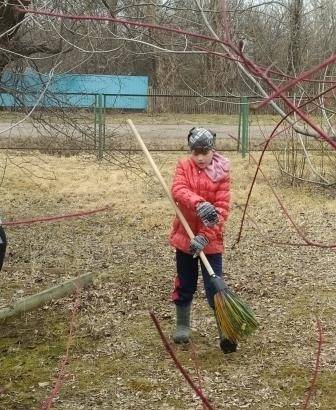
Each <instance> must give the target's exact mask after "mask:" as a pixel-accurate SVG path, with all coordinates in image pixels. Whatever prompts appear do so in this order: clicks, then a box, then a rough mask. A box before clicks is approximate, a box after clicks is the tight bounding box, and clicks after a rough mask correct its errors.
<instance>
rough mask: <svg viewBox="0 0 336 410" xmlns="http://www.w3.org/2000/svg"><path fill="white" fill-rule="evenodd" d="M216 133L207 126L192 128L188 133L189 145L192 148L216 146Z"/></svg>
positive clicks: (211, 147)
mask: <svg viewBox="0 0 336 410" xmlns="http://www.w3.org/2000/svg"><path fill="white" fill-rule="evenodd" d="M215 142H216V133H215V132H213V131H211V130H207V129H206V128H196V127H194V128H192V129H191V130H190V131H189V134H188V145H189V148H190V150H191V151H192V150H194V149H197V148H201V149H202V148H203V149H213V148H215Z"/></svg>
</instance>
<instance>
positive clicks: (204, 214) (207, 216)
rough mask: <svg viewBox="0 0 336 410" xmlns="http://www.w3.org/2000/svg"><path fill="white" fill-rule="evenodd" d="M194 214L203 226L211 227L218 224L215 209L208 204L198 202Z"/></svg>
mask: <svg viewBox="0 0 336 410" xmlns="http://www.w3.org/2000/svg"><path fill="white" fill-rule="evenodd" d="M196 213H197V216H198V217H199V218H200V220H201V221H202V222H203V224H204V225H205V226H210V227H211V226H214V225H216V224H218V222H219V218H218V214H217V211H216V208H215V207H214V206H213V205H212V204H210V202H200V203H199V204H197V206H196Z"/></svg>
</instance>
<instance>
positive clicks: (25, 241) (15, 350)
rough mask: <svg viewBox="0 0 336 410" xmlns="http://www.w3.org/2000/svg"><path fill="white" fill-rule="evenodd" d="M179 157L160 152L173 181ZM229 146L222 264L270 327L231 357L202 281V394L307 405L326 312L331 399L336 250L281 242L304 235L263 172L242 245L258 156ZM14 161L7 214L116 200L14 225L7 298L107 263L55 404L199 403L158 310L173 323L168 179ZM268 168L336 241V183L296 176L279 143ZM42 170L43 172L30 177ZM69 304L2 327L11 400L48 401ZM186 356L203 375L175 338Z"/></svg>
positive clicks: (256, 404) (45, 159)
mask: <svg viewBox="0 0 336 410" xmlns="http://www.w3.org/2000/svg"><path fill="white" fill-rule="evenodd" d="M178 157H179V155H178V154H173V155H172V154H169V155H167V154H156V155H155V156H154V159H155V160H156V161H157V163H158V164H159V166H160V168H161V170H162V173H163V175H164V177H165V178H166V180H167V181H168V182H169V180H170V176H171V174H172V172H173V169H174V166H175V163H176V160H177V158H178ZM230 158H231V160H232V169H233V185H232V190H233V195H234V203H233V207H232V215H231V218H230V221H229V223H228V225H227V231H226V240H227V246H226V252H225V275H226V278H227V281H228V282H229V284H230V286H231V287H232V288H233V289H234V290H235V291H237V292H238V293H239V295H240V296H241V297H242V298H243V299H244V300H246V301H248V302H249V304H250V305H251V306H252V307H253V309H254V311H255V312H256V314H257V316H258V319H259V320H260V322H261V324H262V326H261V328H260V330H259V331H258V332H257V334H255V335H254V336H252V337H251V338H249V339H248V340H246V341H245V342H244V343H242V344H241V345H240V350H239V352H238V353H236V354H234V355H229V356H223V355H222V353H221V352H220V350H219V348H218V339H217V335H216V330H215V322H214V319H213V318H212V315H211V313H210V311H209V309H208V307H207V305H206V302H205V299H204V296H203V292H202V287H201V284H200V286H199V290H198V293H197V297H196V298H195V303H194V307H193V341H194V346H195V351H196V355H197V361H198V363H199V367H200V373H201V378H202V387H203V390H204V393H205V394H206V395H208V396H209V398H210V400H211V401H212V402H213V404H214V407H215V408H216V409H241V408H250V409H265V410H266V409H270V408H282V409H292V408H299V407H300V403H301V402H302V400H303V397H304V394H305V392H306V389H307V387H308V385H309V379H310V375H311V372H312V370H313V366H314V360H315V351H316V347H317V346H316V318H319V319H320V320H321V321H322V325H323V327H324V344H323V348H322V363H321V373H320V375H319V377H318V382H317V390H316V394H315V396H314V397H313V402H312V406H311V407H312V408H323V409H331V408H333V407H334V403H335V400H336V395H335V388H334V386H335V382H336V378H335V370H336V367H335V366H336V365H335V353H336V349H335V332H336V328H335V321H334V318H335V303H334V300H335V295H336V282H335V276H334V274H335V268H334V267H335V265H336V254H335V252H333V251H331V250H327V249H321V248H317V247H314V248H312V247H310V248H308V247H289V246H278V245H274V244H272V240H278V241H288V240H291V241H293V242H299V239H298V237H297V235H296V234H295V232H294V230H293V229H292V228H291V227H290V225H289V223H288V221H287V219H286V218H285V217H284V215H283V214H282V212H281V210H280V208H279V206H278V204H277V202H276V200H275V198H274V196H273V195H272V193H271V190H270V189H269V188H268V187H267V185H266V184H265V182H264V180H263V179H262V178H261V177H259V178H258V180H257V185H256V186H255V189H254V192H253V196H252V200H251V206H250V208H249V216H250V217H251V218H253V220H254V221H255V222H256V223H257V224H258V230H257V229H255V227H254V223H252V219H250V220H248V221H247V222H246V225H245V229H244V233H243V238H242V241H241V242H240V243H239V245H237V246H236V247H234V248H232V245H233V244H234V242H235V239H236V238H237V234H238V230H239V225H240V221H241V210H240V208H239V207H238V206H237V205H243V204H244V202H245V200H246V195H247V192H248V189H249V186H250V182H251V178H252V176H253V173H254V168H253V166H252V165H251V164H249V163H248V160H242V159H241V157H240V156H237V155H236V154H234V153H233V154H231V153H230ZM0 163H3V158H0ZM11 163H16V164H21V165H20V167H21V168H17V167H15V166H14V165H9V166H8V167H7V170H6V171H7V172H6V178H5V180H4V182H3V184H2V185H1V187H0V191H1V192H0V193H1V199H2V201H1V204H2V213H3V214H2V217H3V218H4V219H5V220H11V219H14V220H16V219H23V218H31V217H36V216H39V215H48V214H49V215H56V214H63V213H67V212H71V211H77V210H86V209H93V208H99V207H101V206H102V205H106V204H111V210H110V212H107V213H104V214H97V215H95V216H92V217H89V218H82V219H78V220H73V221H69V220H68V221H63V222H57V223H53V224H35V225H31V226H26V227H21V228H16V229H14V228H11V229H10V228H8V229H7V233H8V238H9V249H8V251H9V257H8V259H7V261H6V264H5V268H4V270H3V271H2V272H1V280H2V284H3V285H2V294H1V301H0V303H1V305H3V306H4V305H7V304H9V303H11V302H12V301H15V300H16V299H18V298H20V297H22V296H24V295H28V294H32V293H34V292H37V291H40V290H42V289H45V288H47V287H50V286H53V285H54V284H56V283H60V282H62V281H64V280H66V279H67V278H69V277H74V276H77V275H80V274H82V273H85V272H93V273H94V274H96V275H97V277H96V280H95V285H94V287H92V288H90V289H89V290H87V291H86V292H84V293H83V294H82V295H81V308H80V311H79V313H78V315H77V321H78V329H77V333H76V336H77V337H76V340H75V344H74V345H73V347H72V349H71V352H70V359H69V364H68V366H67V370H66V375H67V378H66V380H65V385H64V387H63V388H62V390H61V393H60V395H59V397H58V398H57V400H56V402H55V408H57V409H62V410H65V409H76V410H77V409H85V410H86V409H101V408H103V409H153V410H154V409H159V408H160V409H196V408H201V405H200V403H199V400H198V399H197V398H195V396H194V395H193V394H192V393H191V391H190V389H189V387H188V386H187V385H186V383H185V382H184V380H183V379H182V376H181V375H180V374H179V373H178V371H177V370H176V368H175V367H174V365H173V364H172V362H171V360H170V359H169V357H168V356H167V354H166V352H165V351H164V349H163V347H162V345H161V342H160V339H159V336H158V335H157V333H156V331H155V329H154V327H153V324H152V323H151V321H150V317H149V314H148V309H149V308H150V309H153V310H154V311H155V312H156V313H157V315H158V318H159V319H160V322H161V325H162V327H163V329H164V331H165V332H166V334H167V335H169V334H170V332H171V330H172V328H173V324H174V309H173V306H172V304H171V303H170V302H169V293H170V291H171V285H172V278H173V275H174V269H175V267H174V260H173V256H174V254H173V251H172V250H171V249H170V247H169V246H168V244H167V234H168V232H169V228H170V222H171V218H172V216H173V213H172V210H171V209H170V205H169V202H168V200H167V199H166V198H165V197H164V196H163V194H162V192H161V189H160V188H159V187H158V186H157V184H156V183H155V182H154V180H153V181H151V183H149V182H148V181H147V182H146V181H144V180H140V179H136V178H132V179H127V178H126V177H125V175H124V173H123V172H122V171H121V170H117V169H113V168H111V167H108V166H107V165H106V166H105V165H102V166H98V165H97V164H95V163H94V159H93V158H91V157H89V156H87V157H76V158H75V157H72V158H55V157H49V156H42V155H40V156H38V157H33V156H21V157H19V156H15V157H12V158H11ZM23 166H24V167H25V170H26V172H25V173H24V172H22V171H23V168H22V167H23ZM144 166H145V167H146V168H147V166H146V165H144ZM263 169H264V170H265V172H266V174H267V175H268V177H269V178H270V180H271V181H272V184H273V186H274V187H275V189H276V190H277V192H278V193H279V194H280V195H281V197H282V198H283V199H284V203H285V205H286V207H287V208H288V209H289V210H290V212H291V214H292V215H293V217H294V219H295V220H296V221H297V223H298V224H299V226H300V228H301V229H302V230H303V231H304V232H305V234H306V235H307V236H308V237H309V238H310V239H314V240H316V241H322V242H324V243H331V242H336V241H335V236H334V223H335V212H336V204H335V193H334V192H332V191H331V190H329V191H327V190H326V191H318V190H315V191H312V190H311V189H310V188H308V187H301V188H295V189H294V188H291V187H290V186H287V185H286V184H285V183H284V181H282V180H281V178H280V177H279V175H278V173H277V168H276V163H275V161H274V158H273V157H272V156H271V155H267V156H266V158H265V161H264V165H263ZM32 171H34V173H35V174H36V175H38V177H39V178H36V177H32V174H31V172H32ZM72 303H73V298H68V299H63V300H61V301H58V302H55V303H53V304H51V305H48V306H46V307H45V308H43V309H40V310H37V311H34V312H31V313H27V314H26V315H25V316H23V317H20V318H16V319H15V320H12V321H10V322H7V323H3V324H2V325H1V327H2V329H1V334H2V338H1V341H0V348H1V359H0V362H1V369H2V371H1V376H0V386H5V385H6V386H7V390H6V392H5V393H4V394H2V395H1V396H0V407H1V408H4V409H6V410H7V409H8V410H10V409H13V410H14V409H33V408H39V405H40V404H39V403H41V400H42V399H44V398H45V397H46V396H47V395H48V393H49V392H50V389H51V384H52V380H53V377H54V376H55V371H56V369H57V366H58V363H59V359H60V357H61V356H62V354H63V353H64V350H65V346H66V342H67V333H68V325H69V311H70V309H71V306H72ZM176 354H177V356H178V357H179V358H180V360H181V362H182V363H183V364H184V366H185V367H186V368H187V369H188V370H189V371H190V373H191V374H192V376H193V377H194V378H197V377H196V367H195V363H194V360H193V359H192V358H193V355H192V351H191V350H190V349H187V350H185V349H180V348H176ZM46 382H47V383H49V385H45V384H44V383H46Z"/></svg>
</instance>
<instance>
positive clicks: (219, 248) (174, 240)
mask: <svg viewBox="0 0 336 410" xmlns="http://www.w3.org/2000/svg"><path fill="white" fill-rule="evenodd" d="M217 155H218V154H217ZM171 192H172V196H173V198H174V200H175V201H176V203H177V205H178V207H179V208H180V210H181V212H182V213H183V215H184V217H185V218H186V220H187V221H188V223H189V225H190V228H191V230H192V231H193V232H194V234H195V235H197V234H203V235H205V236H206V237H207V238H208V240H209V244H208V245H207V246H206V247H205V248H204V253H206V254H212V253H221V252H223V250H224V244H223V225H224V222H225V221H226V220H227V218H228V216H229V211H230V197H231V195H230V176H229V173H228V172H227V173H225V174H224V175H223V178H222V179H221V180H219V181H218V182H213V181H212V180H211V179H210V178H209V176H208V175H207V173H206V172H205V171H204V170H202V169H200V168H198V167H197V165H196V164H195V163H194V162H193V160H192V159H191V158H186V159H183V160H180V161H179V162H178V164H177V168H176V172H175V176H174V179H173V184H172V189H171ZM203 201H208V202H210V203H211V204H213V205H214V206H215V207H216V208H217V211H218V213H219V223H218V224H216V225H215V226H214V227H206V226H205V225H204V224H203V223H202V221H201V220H200V219H199V217H198V216H197V214H196V205H197V204H198V203H199V202H203ZM169 241H170V244H171V245H172V246H173V247H175V248H177V249H179V250H181V251H182V252H186V253H188V250H189V245H190V239H189V236H188V234H187V232H186V231H185V229H184V227H183V225H182V224H181V222H180V221H179V219H178V218H177V217H175V219H174V222H173V227H172V231H171V233H170V237H169Z"/></svg>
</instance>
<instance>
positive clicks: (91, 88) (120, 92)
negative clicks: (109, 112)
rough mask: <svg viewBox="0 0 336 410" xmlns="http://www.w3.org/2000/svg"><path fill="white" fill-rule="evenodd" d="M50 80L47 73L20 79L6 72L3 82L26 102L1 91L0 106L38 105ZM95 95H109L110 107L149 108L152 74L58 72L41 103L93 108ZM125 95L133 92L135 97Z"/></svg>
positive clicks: (30, 73) (50, 105)
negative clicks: (16, 99)
mask: <svg viewBox="0 0 336 410" xmlns="http://www.w3.org/2000/svg"><path fill="white" fill-rule="evenodd" d="M47 82H48V76H47V75H38V74H37V73H34V72H28V73H26V74H23V75H20V77H19V78H18V77H17V76H16V77H15V76H14V75H13V74H12V73H11V72H8V71H7V72H5V73H4V74H3V76H2V81H1V83H2V84H1V86H2V88H5V89H11V88H12V89H13V90H14V91H15V92H17V93H18V96H19V97H20V100H22V102H21V103H20V102H15V100H14V98H13V97H12V96H11V95H10V94H8V93H7V94H5V93H2V94H0V106H5V107H15V106H22V105H25V106H28V107H31V106H34V105H35V103H36V100H37V99H38V97H39V96H40V94H41V91H42V90H43V89H44V86H45V84H47ZM95 94H105V95H106V97H105V98H106V100H105V101H106V108H116V109H137V110H145V109H146V108H147V102H148V97H147V94H148V77H146V76H117V75H90V74H61V75H55V76H54V77H53V78H52V80H51V81H50V84H49V86H48V90H47V91H46V94H45V96H44V97H43V99H42V100H41V101H40V103H39V106H40V107H71V108H88V107H93V106H94V103H95ZM108 94H112V95H108ZM124 94H131V96H127V95H126V96H125V95H124Z"/></svg>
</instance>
